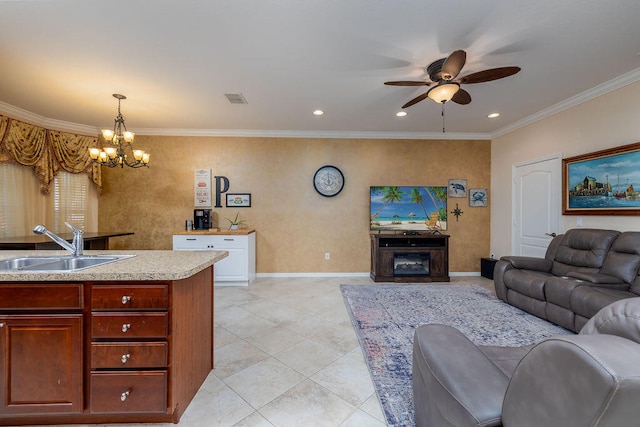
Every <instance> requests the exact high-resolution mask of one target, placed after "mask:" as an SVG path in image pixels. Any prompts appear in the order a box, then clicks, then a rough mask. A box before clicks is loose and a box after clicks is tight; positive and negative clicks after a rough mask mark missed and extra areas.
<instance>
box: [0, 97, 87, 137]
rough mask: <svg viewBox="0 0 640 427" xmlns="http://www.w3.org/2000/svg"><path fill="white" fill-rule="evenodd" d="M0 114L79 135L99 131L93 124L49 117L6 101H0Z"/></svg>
mask: <svg viewBox="0 0 640 427" xmlns="http://www.w3.org/2000/svg"><path fill="white" fill-rule="evenodd" d="M0 114H2V115H5V116H7V117H11V118H12V119H15V120H20V121H23V122H26V123H31V124H32V125H35V126H41V127H43V128H45V129H52V130H59V131H61V132H69V133H75V134H80V135H90V136H96V135H98V134H99V133H100V131H99V130H98V129H97V128H96V127H93V126H87V125H82V124H79V123H72V122H65V121H62V120H56V119H49V118H47V117H44V116H41V115H39V114H35V113H32V112H30V111H27V110H23V109H22V108H18V107H14V106H13V105H10V104H7V103H6V102H2V101H0Z"/></svg>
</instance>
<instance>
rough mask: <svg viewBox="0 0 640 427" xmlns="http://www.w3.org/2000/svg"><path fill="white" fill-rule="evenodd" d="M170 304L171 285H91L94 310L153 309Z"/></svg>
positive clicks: (92, 307)
mask: <svg viewBox="0 0 640 427" xmlns="http://www.w3.org/2000/svg"><path fill="white" fill-rule="evenodd" d="M168 306H169V285H138V286H136V285H131V286H110V285H93V286H92V287H91V309H93V310H118V311H121V310H153V309H166V308H167V307H168Z"/></svg>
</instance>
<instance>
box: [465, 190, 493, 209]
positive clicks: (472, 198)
mask: <svg viewBox="0 0 640 427" xmlns="http://www.w3.org/2000/svg"><path fill="white" fill-rule="evenodd" d="M488 202H489V198H488V196H487V189H486V188H470V189H469V206H471V207H478V206H480V207H486V206H487V204H488Z"/></svg>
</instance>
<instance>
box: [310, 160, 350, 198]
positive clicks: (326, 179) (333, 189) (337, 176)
mask: <svg viewBox="0 0 640 427" xmlns="http://www.w3.org/2000/svg"><path fill="white" fill-rule="evenodd" d="M313 186H314V188H315V189H316V191H317V192H318V193H319V194H321V195H323V196H325V197H333V196H335V195H337V194H338V193H340V192H341V191H342V189H343V188H344V175H343V174H342V171H340V169H338V168H337V167H335V166H330V165H327V166H322V167H321V168H320V169H318V170H317V171H316V173H315V175H313Z"/></svg>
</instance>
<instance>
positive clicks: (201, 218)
mask: <svg viewBox="0 0 640 427" xmlns="http://www.w3.org/2000/svg"><path fill="white" fill-rule="evenodd" d="M210 228H211V209H194V210H193V229H194V230H208V229H210Z"/></svg>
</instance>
